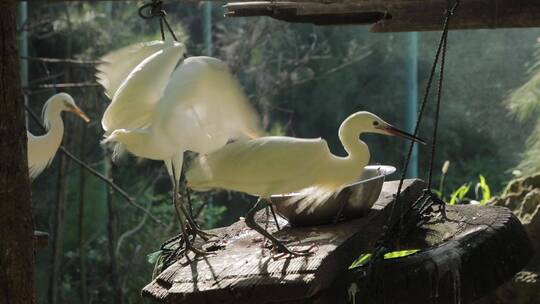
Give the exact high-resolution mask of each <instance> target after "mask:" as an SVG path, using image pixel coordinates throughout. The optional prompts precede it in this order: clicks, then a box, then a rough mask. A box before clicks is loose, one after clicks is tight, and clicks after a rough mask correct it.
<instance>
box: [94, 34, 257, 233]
mask: <svg viewBox="0 0 540 304" xmlns="http://www.w3.org/2000/svg"><path fill="white" fill-rule="evenodd" d="M150 47H154V45H153V44H151V45H143V46H141V47H140V48H139V51H140V52H142V50H145V51H146V49H147V48H150ZM135 49H136V48H135ZM118 52H120V53H122V52H126V54H123V55H122V54H118ZM127 52H133V48H126V49H125V50H123V51H122V50H120V51H116V55H115V56H114V57H115V58H119V59H121V58H124V57H126V56H129V54H127ZM135 52H137V51H135ZM183 54H184V46H183V45H182V44H180V43H177V42H173V43H169V42H166V43H164V44H162V49H160V50H158V51H157V52H155V53H153V54H152V55H150V56H149V57H147V58H145V59H144V60H142V61H141V62H140V63H139V64H138V65H136V66H135V67H134V69H133V70H132V71H131V73H130V74H129V75H128V76H127V78H126V79H125V80H124V81H123V82H122V83H121V85H120V86H119V87H118V89H117V90H114V87H113V85H110V84H113V83H118V82H119V81H118V80H116V79H114V77H120V76H118V75H122V74H123V73H112V72H109V70H107V69H104V68H101V67H98V69H99V70H100V74H99V77H100V82H101V83H102V84H103V85H104V87H105V88H106V90H107V91H109V90H110V91H111V92H110V93H109V94H111V93H112V94H113V96H114V97H113V100H112V102H111V104H110V105H109V107H108V108H107V110H106V111H105V114H104V116H103V119H102V125H103V129H104V130H105V137H106V138H105V140H104V141H103V142H115V143H117V144H119V145H121V146H122V147H124V148H125V149H126V150H127V151H128V152H130V153H131V154H134V155H136V156H139V157H144V158H149V159H154V160H163V161H164V162H165V165H166V167H167V171H168V173H169V175H170V176H171V180H172V183H173V189H174V193H175V194H174V198H173V201H175V200H176V196H177V195H176V194H177V189H178V186H179V180H180V173H181V171H182V164H183V155H184V152H185V151H193V152H197V153H202V154H205V153H210V152H212V151H214V150H216V149H218V148H220V147H222V146H223V145H225V144H226V143H227V142H228V141H229V140H231V139H233V138H237V137H242V136H248V137H250V136H251V137H252V136H254V135H255V134H258V132H259V131H258V130H259V129H258V117H257V114H256V112H255V111H254V110H253V109H252V108H251V106H250V105H249V102H248V100H247V98H246V96H245V95H244V93H243V92H242V89H241V87H240V85H239V83H238V82H237V81H236V80H235V79H234V77H233V76H232V75H231V73H230V71H229V68H228V67H227V65H226V64H225V63H224V62H222V61H221V60H219V59H216V58H211V57H189V58H186V59H184V60H183V62H181V63H180V64H179V65H178V67H176V65H177V63H178V61H179V60H180V59H181V57H182V56H183ZM133 57H134V58H135V57H137V58H141V57H143V56H138V55H137V56H133ZM104 58H107V56H106V57H104ZM109 58H110V57H109ZM112 64H113V66H111V69H110V70H111V71H113V70H114V68H113V67H114V65H115V63H112ZM175 67H176V68H175ZM110 78H113V79H111V80H107V81H105V80H106V79H110ZM180 207H181V209H182V210H181V211H183V213H184V215H185V216H186V217H188V220H190V222H192V221H191V219H190V218H189V216H188V214H187V212H186V211H185V209H184V208H183V206H180ZM179 216H180V221H181V226H182V228H184V227H183V226H184V224H183V218H182V216H181V215H179ZM191 226H194V225H193V224H192V225H191ZM192 229H196V227H192ZM199 232H200V231H199ZM186 239H187V238H186Z"/></svg>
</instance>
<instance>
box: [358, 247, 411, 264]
mask: <svg viewBox="0 0 540 304" xmlns="http://www.w3.org/2000/svg"><path fill="white" fill-rule="evenodd" d="M418 251H420V249H409V250H400V251H392V252H388V253H386V254H385V255H384V259H385V260H388V259H397V258H403V257H406V256H409V255H411V254H414V253H417V252H418ZM369 260H371V253H364V254H361V255H360V256H359V257H358V258H357V259H356V260H354V262H352V264H351V266H349V269H354V268H358V267H362V266H364V265H366V264H367V263H368V262H369Z"/></svg>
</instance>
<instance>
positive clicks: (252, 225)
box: [245, 198, 312, 256]
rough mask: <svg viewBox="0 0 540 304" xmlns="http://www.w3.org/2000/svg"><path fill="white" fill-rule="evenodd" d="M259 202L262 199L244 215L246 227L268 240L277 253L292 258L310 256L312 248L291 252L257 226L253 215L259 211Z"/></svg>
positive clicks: (259, 200)
mask: <svg viewBox="0 0 540 304" xmlns="http://www.w3.org/2000/svg"><path fill="white" fill-rule="evenodd" d="M261 201H262V199H261V198H259V199H258V200H257V202H256V203H255V205H254V206H253V207H252V208H251V209H250V210H249V211H248V213H247V214H246V220H245V221H246V225H247V226H248V227H249V228H251V229H253V230H255V231H257V232H258V233H260V234H262V235H263V236H264V237H265V238H267V239H268V240H270V241H271V242H272V244H273V245H274V247H275V248H276V249H277V251H278V252H280V253H287V254H290V255H293V256H304V255H309V254H311V253H312V252H311V249H312V247H310V248H309V249H307V250H301V251H293V250H291V249H289V248H287V246H285V244H283V242H282V241H280V240H279V239H277V238H275V237H274V236H273V235H272V234H270V233H269V232H268V231H266V230H265V229H264V228H263V227H261V226H260V225H259V224H257V222H256V221H255V213H257V211H258V209H259V208H258V207H259V204H260V202H261Z"/></svg>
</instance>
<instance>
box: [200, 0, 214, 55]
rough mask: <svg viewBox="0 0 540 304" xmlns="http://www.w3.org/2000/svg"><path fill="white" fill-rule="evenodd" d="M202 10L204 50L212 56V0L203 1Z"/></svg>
mask: <svg viewBox="0 0 540 304" xmlns="http://www.w3.org/2000/svg"><path fill="white" fill-rule="evenodd" d="M202 10H203V15H202V28H203V39H204V40H203V41H204V52H205V53H206V55H207V56H212V2H210V1H206V2H204V4H203V7H202Z"/></svg>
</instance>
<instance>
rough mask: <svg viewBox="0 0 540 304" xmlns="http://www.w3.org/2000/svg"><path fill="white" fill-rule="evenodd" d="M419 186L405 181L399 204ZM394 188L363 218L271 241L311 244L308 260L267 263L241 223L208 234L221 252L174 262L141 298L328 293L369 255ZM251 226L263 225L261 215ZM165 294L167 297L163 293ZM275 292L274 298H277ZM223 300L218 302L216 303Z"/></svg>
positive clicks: (283, 297) (285, 232)
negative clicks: (360, 258) (313, 247)
mask: <svg viewBox="0 0 540 304" xmlns="http://www.w3.org/2000/svg"><path fill="white" fill-rule="evenodd" d="M423 187H424V183H423V182H421V181H419V180H408V181H406V182H405V186H404V191H403V195H404V199H403V203H406V202H412V201H414V199H415V198H416V197H418V196H419V195H420V194H421V190H422V188H423ZM396 189H397V182H387V183H385V184H384V186H383V191H382V193H381V196H380V197H379V200H378V201H377V203H376V204H375V205H374V206H373V208H372V210H371V212H370V213H369V214H368V215H367V216H366V217H364V218H360V219H356V220H353V221H348V222H344V223H340V224H337V225H324V226H316V227H301V228H291V227H285V228H283V229H282V230H281V231H279V232H275V233H274V235H276V236H277V237H278V238H279V237H282V238H283V237H287V238H288V239H291V240H294V241H292V242H289V243H288V245H289V246H292V247H293V248H297V247H298V246H309V245H311V244H315V245H317V246H318V249H317V250H316V251H315V253H314V254H313V255H311V256H308V257H296V258H288V259H273V257H272V253H271V252H270V251H269V250H268V249H266V248H263V247H262V239H261V238H260V236H259V235H258V234H257V233H256V232H254V231H251V230H250V229H249V228H247V227H246V226H245V224H244V222H243V221H239V222H237V223H235V224H233V225H231V226H230V227H226V228H222V229H219V230H216V231H214V233H217V234H218V235H219V239H220V244H219V245H221V246H224V247H225V250H220V251H217V252H216V255H214V256H208V257H206V258H204V259H201V260H197V261H193V262H191V263H189V262H187V261H185V260H182V261H178V262H177V263H175V264H174V265H172V266H171V267H169V268H168V269H166V270H165V271H164V272H163V273H162V274H160V275H159V276H158V277H157V278H156V279H155V280H154V281H153V282H151V283H150V284H149V285H147V286H146V287H145V288H144V289H143V294H145V295H149V296H152V297H154V298H157V299H161V300H166V301H173V302H179V301H181V302H182V303H204V302H205V301H210V299H215V298H216V297H219V298H222V299H223V303H250V302H251V303H252V302H253V301H255V300H256V299H258V298H261V297H264V299H265V300H266V301H289V300H294V299H301V298H305V297H306V296H309V295H312V294H316V293H318V292H319V291H320V290H322V289H324V288H326V287H328V286H329V285H330V284H331V283H332V282H333V281H334V279H335V278H336V277H337V276H338V275H339V273H340V272H341V271H342V270H343V269H346V268H347V267H348V265H350V263H351V262H352V261H353V260H354V259H355V258H356V257H357V256H358V253H359V252H363V251H369V249H370V247H371V246H372V245H373V243H374V242H375V241H376V240H377V238H378V237H379V236H380V228H381V227H382V224H383V223H384V222H386V219H387V218H388V215H389V212H390V208H386V207H388V206H389V205H391V204H393V196H394V194H395V192H396ZM257 220H258V222H259V223H260V224H261V225H263V226H264V225H265V224H266V220H267V218H266V217H265V216H264V212H260V213H258V216H257ZM164 289H167V290H168V291H167V292H164ZM278 291H279V292H278ZM222 296H223V297H222Z"/></svg>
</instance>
